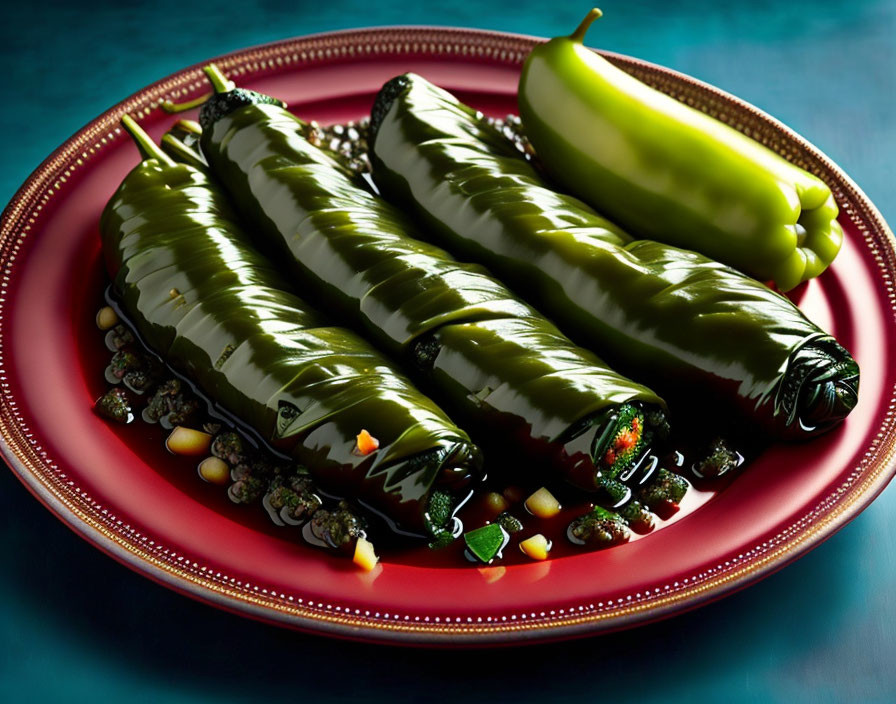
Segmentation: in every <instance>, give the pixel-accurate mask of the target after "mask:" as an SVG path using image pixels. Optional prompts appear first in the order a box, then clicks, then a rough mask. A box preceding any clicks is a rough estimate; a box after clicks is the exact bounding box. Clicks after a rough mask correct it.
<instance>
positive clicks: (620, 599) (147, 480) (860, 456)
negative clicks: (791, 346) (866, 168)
mask: <svg viewBox="0 0 896 704" xmlns="http://www.w3.org/2000/svg"><path fill="white" fill-rule="evenodd" d="M535 41H537V40H534V39H531V38H526V37H519V36H512V35H505V34H496V33H486V32H476V31H467V30H448V29H423V28H420V29H408V28H402V29H385V30H364V31H352V32H340V33H336V34H328V35H320V36H315V37H310V38H304V39H296V40H290V41H286V42H281V43H278V44H273V45H268V46H264V47H260V48H256V49H250V50H246V51H242V52H238V53H235V54H230V55H228V56H226V57H223V58H221V59H220V60H219V61H218V63H219V65H220V66H221V67H222V68H223V69H224V70H225V71H226V72H227V73H228V74H229V75H230V76H232V77H233V78H235V79H236V80H237V82H238V83H239V84H240V85H243V86H246V87H250V88H254V89H257V90H260V91H263V92H266V93H270V94H273V95H277V96H279V97H281V98H284V99H286V100H287V101H288V102H289V104H290V106H291V108H292V109H293V110H295V111H296V112H297V114H299V115H301V116H303V117H305V118H314V119H318V120H320V121H322V122H332V121H344V120H348V119H357V118H360V117H362V116H363V115H365V114H366V112H367V110H368V109H369V107H370V105H371V102H372V98H373V95H374V93H375V92H376V90H377V89H378V88H379V86H380V85H381V84H382V83H383V82H384V81H385V80H387V79H388V78H390V77H392V76H394V75H396V74H398V73H402V72H404V71H408V70H413V71H416V72H418V73H421V74H423V75H424V76H427V77H428V78H429V79H431V80H433V81H435V82H436V83H438V84H440V85H442V86H444V87H446V88H448V89H450V90H453V91H455V92H456V93H458V94H459V96H460V97H461V98H462V99H464V100H466V101H468V102H470V103H472V104H473V105H475V106H477V107H479V108H480V109H482V110H483V111H485V112H487V113H491V114H494V115H496V116H503V115H505V114H506V113H508V112H512V111H515V90H516V82H517V76H518V73H519V68H520V64H521V62H522V60H523V58H524V56H525V55H526V53H527V52H528V50H529V49H530V48H531V46H532V45H533V44H534V43H535ZM610 58H611V59H612V60H613V61H615V62H616V63H618V64H619V65H621V66H622V67H623V68H625V69H626V70H628V71H631V72H632V73H634V74H636V75H637V76H638V77H640V78H641V79H642V80H645V81H647V82H648V83H651V84H653V85H655V86H657V87H659V88H660V89H662V90H664V91H666V92H668V93H671V94H673V95H675V96H676V97H678V98H680V99H682V100H685V101H687V102H688V103H689V104H693V105H697V106H699V107H700V108H702V109H705V110H706V111H707V112H709V113H710V114H713V115H715V116H717V117H719V118H720V119H723V120H725V121H727V122H729V123H730V124H732V125H734V126H735V127H736V128H738V129H740V130H742V131H744V132H746V133H747V134H750V135H751V136H753V137H755V138H757V139H760V140H761V141H762V142H764V143H766V144H768V145H769V146H770V147H772V148H773V149H775V150H776V151H778V152H779V153H781V154H783V155H784V156H786V157H787V158H788V159H790V160H792V161H795V162H796V163H798V164H800V165H801V166H803V167H805V168H807V169H809V170H810V171H812V172H813V173H816V174H817V175H819V176H820V177H821V178H822V179H824V180H825V181H826V182H827V183H828V184H829V185H830V186H831V187H832V189H833V191H834V193H835V195H836V197H837V200H838V202H839V203H840V206H841V209H842V215H841V222H842V224H843V227H844V229H845V230H846V234H847V237H846V242H845V244H844V247H843V251H842V252H841V254H840V256H839V258H838V259H837V261H836V263H835V265H834V266H833V267H832V268H831V269H830V270H829V271H828V272H827V273H825V275H824V276H823V277H822V278H821V279H820V280H816V281H813V282H811V283H810V284H809V285H808V286H806V287H805V288H804V289H803V290H802V292H801V297H800V301H799V302H800V306H801V307H802V308H803V309H804V310H805V311H806V313H807V314H808V315H809V316H810V317H811V318H813V319H814V320H815V321H816V322H817V323H818V324H820V325H821V326H822V327H823V328H825V329H826V330H829V331H831V332H833V333H834V334H835V335H836V336H837V337H838V339H839V340H840V341H841V342H842V343H843V344H844V345H845V346H846V347H847V348H849V349H850V350H851V351H852V352H853V354H854V355H855V356H856V358H857V359H858V361H859V363H860V365H861V367H862V388H861V394H860V401H859V405H858V407H857V408H856V409H855V411H854V412H853V413H852V415H851V416H850V417H849V419H848V420H847V421H846V423H845V424H844V425H843V426H842V427H841V428H839V429H838V430H837V431H835V432H833V433H830V434H828V435H827V436H825V437H823V438H820V439H818V440H815V441H813V442H812V443H810V444H805V445H794V446H781V447H776V448H774V449H773V450H771V451H769V452H767V453H765V454H764V455H763V456H762V457H761V458H759V459H758V460H757V461H756V462H755V463H754V464H752V465H751V466H750V467H749V469H748V470H747V471H745V472H744V473H743V474H742V476H739V477H738V478H737V479H736V480H735V481H734V482H733V483H732V484H731V485H730V486H729V487H728V488H726V489H725V490H724V491H722V492H721V493H719V494H718V495H716V496H715V497H713V498H712V499H711V500H709V501H708V502H706V503H704V504H703V505H702V506H700V507H699V508H698V509H697V510H695V511H693V512H691V513H689V514H688V515H686V516H684V517H683V518H682V519H681V520H679V521H677V522H675V523H672V524H671V525H668V526H665V527H663V528H662V529H660V530H657V531H656V532H654V533H653V534H651V535H649V536H647V537H645V538H644V539H641V540H637V541H634V542H632V543H629V544H627V545H623V546H620V547H616V548H613V549H611V550H606V551H603V552H594V553H587V554H582V555H576V556H571V557H564V558H558V559H555V560H551V561H548V562H543V563H537V564H536V563H533V564H526V565H514V566H510V567H508V568H506V569H505V568H502V567H496V568H488V569H485V570H477V569H475V568H465V569H447V568H445V569H436V568H423V567H413V566H410V565H407V564H401V563H398V562H393V563H390V562H388V561H387V562H386V563H385V564H383V565H382V567H378V568H377V569H376V570H375V571H374V572H372V573H370V574H361V573H359V572H357V571H356V570H355V569H353V567H352V566H351V565H350V564H346V562H345V561H340V560H337V559H335V558H331V557H329V556H328V555H325V554H322V553H321V552H319V551H315V550H312V549H310V548H306V547H304V546H302V545H300V544H298V543H296V542H295V541H294V540H292V539H290V538H288V537H287V536H286V535H284V534H278V533H276V532H273V531H270V530H266V529H262V528H260V527H259V526H258V525H256V524H255V523H253V522H251V521H249V522H246V521H242V520H239V518H238V517H236V518H235V517H234V513H233V512H232V511H228V510H225V509H226V507H222V506H221V504H220V502H216V501H215V500H211V499H209V498H208V496H207V495H205V494H203V493H202V492H201V491H199V490H192V489H190V487H189V486H187V485H186V484H185V483H184V482H177V481H172V480H171V477H170V476H169V475H166V472H165V471H164V469H163V468H161V467H159V466H158V465H159V463H158V462H154V461H152V459H153V456H152V455H151V454H150V455H141V453H139V452H138V449H136V448H135V446H134V445H133V444H132V443H129V442H126V441H125V439H126V437H127V433H121V432H119V431H117V430H116V429H113V428H111V427H110V426H109V425H107V424H106V423H105V422H103V421H102V420H100V419H98V418H97V417H96V416H95V415H94V414H93V413H92V412H91V407H92V404H93V401H94V399H95V397H96V396H97V395H99V393H100V390H101V388H102V379H101V367H100V365H99V364H97V363H96V354H95V350H94V348H95V346H96V339H97V336H98V335H97V331H96V329H95V328H94V327H93V326H92V324H91V323H90V322H89V321H90V319H91V318H92V314H93V312H94V311H95V310H96V307H97V306H98V304H99V301H100V297H101V292H102V291H101V289H102V281H103V277H102V265H101V260H100V245H99V235H98V232H97V220H98V217H99V213H100V211H101V209H102V207H103V205H104V204H105V202H106V200H107V199H108V198H109V196H110V195H111V194H112V192H113V190H114V189H115V187H116V186H117V184H118V183H119V182H120V180H121V179H122V177H123V176H124V175H125V173H126V172H127V171H128V170H129V169H130V168H132V167H133V166H134V165H135V164H136V163H137V153H136V151H135V149H134V148H133V146H132V145H131V144H130V142H129V140H128V139H127V138H126V137H125V135H124V134H123V133H122V131H121V130H120V129H119V127H118V121H119V119H120V117H121V115H122V114H123V113H125V112H127V113H131V114H133V115H136V116H138V117H139V118H140V120H141V122H142V123H143V125H144V126H145V127H146V128H147V129H148V130H149V131H150V133H151V134H153V136H155V137H158V136H159V135H160V134H161V132H162V131H163V130H164V129H165V128H166V127H167V126H169V125H170V124H171V122H172V118H171V117H170V116H167V115H164V114H163V113H162V112H161V111H160V110H159V109H158V107H157V106H158V103H159V101H160V100H161V99H163V98H173V99H176V100H182V99H185V98H192V97H196V96H197V95H199V94H201V93H202V92H204V91H205V90H206V89H207V88H206V82H205V80H204V77H203V76H202V73H201V71H200V68H199V67H193V68H189V69H186V70H184V71H181V72H180V73H177V74H175V75H173V76H171V77H170V78H166V79H165V80H163V81H160V82H158V83H156V84H154V85H152V86H150V87H148V88H146V89H144V90H142V91H140V92H139V93H137V94H135V95H134V96H132V97H130V98H128V99H127V100H125V101H124V102H123V103H121V104H119V105H117V106H116V107H114V108H113V109H111V110H110V111H108V112H107V113H105V114H103V115H101V116H100V117H98V118H97V119H96V120H94V121H93V122H91V123H90V124H89V125H88V126H87V127H85V128H84V129H82V130H81V131H80V132H78V134H76V135H75V136H74V137H72V138H71V139H70V140H68V141H67V142H66V143H65V144H63V145H62V146H61V147H60V148H59V149H58V150H57V151H56V152H55V153H54V154H53V155H52V156H51V157H50V158H49V159H47V161H46V162H44V164H42V165H41V167H40V168H39V169H38V170H37V171H36V172H35V173H34V174H33V175H32V176H31V177H30V178H29V180H28V181H27V183H25V185H24V186H22V188H21V189H20V190H19V192H18V193H17V194H16V195H15V197H14V198H13V200H12V202H11V203H10V204H9V206H8V207H7V209H6V211H5V212H4V214H3V221H2V227H0V265H2V283H0V287H2V292H0V343H2V344H0V434H2V439H3V452H4V454H5V457H6V459H7V461H8V463H9V465H10V467H11V468H12V469H13V471H14V472H15V473H16V474H17V475H18V477H19V478H20V479H21V480H22V482H24V483H25V485H26V486H28V488H29V489H30V490H31V491H32V492H33V493H34V495H35V496H37V497H38V499H40V500H41V501H42V502H43V503H44V504H45V505H46V506H47V507H48V508H49V509H50V510H51V511H53V512H54V513H55V514H56V515H57V516H58V517H59V518H60V519H62V520H63V521H65V522H66V523H67V524H68V525H69V526H70V527H71V528H72V529H74V530H75V531H76V532H77V533H79V534H80V535H82V536H83V537H84V538H86V539H87V540H89V541H90V542H91V543H93V544H94V545H96V546H97V547H99V548H100V549H102V550H104V551H106V552H107V553H109V554H111V555H112V556H113V557H115V558H116V559H118V560H120V561H122V562H123V563H125V564H126V565H128V566H130V567H132V568H133V569H135V570H137V571H138V572H140V573H142V574H144V575H146V576H148V577H150V578H152V579H155V580H157V581H159V582H161V583H163V584H165V585H167V586H169V587H171V588H173V589H176V590H178V591H181V592H183V593H185V594H188V595H190V596H192V597H195V598H197V599H200V600H203V601H206V602H209V603H211V604H214V605H216V606H219V607H223V608H226V609H229V610H232V611H236V612H239V613H242V614H245V615H249V616H253V617H257V618H260V619H263V620H266V621H270V622H273V623H278V624H282V625H286V626H291V627H295V628H300V629H303V630H307V631H316V632H319V633H326V634H330V635H337V636H344V637H352V638H362V639H365V640H380V641H406V642H407V641H411V642H426V643H433V644H465V643H480V644H485V643H495V642H508V641H526V640H538V639H556V638H561V637H570V636H575V635H581V634H585V633H593V632H596V631H602V630H607V629H618V628H623V627H628V626H632V625H635V624H639V623H643V622H645V621H648V620H652V619H657V618H660V617H663V616H668V615H669V614H672V613H674V612H677V611H681V610H683V609H687V608H693V607H695V606H698V605H700V604H703V603H706V602H707V601H709V600H711V599H715V598H718V597H721V596H723V595H725V594H728V593H731V592H732V591H734V590H735V589H738V588H741V587H743V586H745V585H747V584H749V583H751V582H754V581H756V580H758V579H760V578H762V577H764V576H766V575H768V574H769V573H771V572H772V571H774V570H776V569H778V568H780V567H782V566H783V565H785V564H786V563H788V562H789V561H790V560H793V559H795V558H796V557H798V556H800V555H801V554H803V553H805V552H806V551H807V550H809V549H810V548H812V547H814V546H815V545H817V544H818V543H819V542H820V541H822V540H823V539H825V538H826V537H828V536H830V535H831V534H832V533H833V532H834V531H836V530H837V529H839V528H841V527H842V526H843V525H844V524H845V523H846V522H847V521H849V520H850V519H851V518H853V517H855V516H856V515H857V514H858V513H859V512H860V511H861V510H862V509H863V508H864V507H865V506H867V505H868V503H869V502H870V501H871V500H872V499H873V498H874V497H875V496H876V495H877V494H878V493H879V492H880V491H881V490H882V489H883V487H884V486H885V485H886V483H887V482H888V481H889V479H890V478H891V477H892V475H893V473H894V471H896V461H894V443H896V423H894V412H893V409H894V407H896V406H894V398H893V397H894V389H896V367H894V366H893V365H888V364H887V358H888V355H887V350H888V349H893V348H894V347H896V327H894V324H893V316H894V310H896V303H894V301H896V298H894V290H893V280H894V277H896V256H894V246H893V245H894V240H893V235H892V233H890V232H889V230H888V229H887V226H886V224H885V223H884V222H883V220H882V219H881V217H880V214H879V213H878V212H877V210H876V209H875V208H874V206H873V205H872V204H871V203H870V202H869V201H868V199H867V198H866V197H865V196H864V195H863V194H862V193H861V191H859V190H858V188H856V186H855V185H854V184H853V183H852V181H851V180H850V179H849V178H848V177H847V176H846V175H845V174H844V173H843V172H842V171H841V170H840V169H839V168H838V167H837V166H836V165H834V164H833V163H831V161H830V160H829V159H827V158H826V157H825V156H824V155H823V154H821V153H820V152H818V150H816V149H815V148H814V147H812V145H810V144H808V143H807V142H806V141H805V140H803V139H802V138H800V137H799V136H798V135H796V134H794V133H793V132H791V131H790V130H788V129H787V128H786V127H784V126H782V125H781V124H779V123H778V122H776V121H775V120H773V119H771V118H769V117H768V116H767V115H765V114H763V113H761V112H760V111H758V110H756V109H755V108H753V107H751V106H749V105H747V104H745V103H743V102H742V101H740V100H737V99H736V98H733V97H731V96H729V95H727V94H725V93H722V92H720V91H718V90H716V89H714V88H712V87H710V86H707V85H705V84H702V83H699V82H697V81H695V80H693V79H691V78H688V77H685V76H682V75H680V74H676V73H673V72H671V71H668V70H666V69H662V68H659V67H656V66H652V65H649V64H645V63H643V62H639V61H635V60H632V59H629V58H626V57H622V56H611V57H610ZM92 350H93V351H92ZM187 484H190V485H191V486H192V485H193V484H198V480H195V478H193V477H190V481H189V482H187Z"/></svg>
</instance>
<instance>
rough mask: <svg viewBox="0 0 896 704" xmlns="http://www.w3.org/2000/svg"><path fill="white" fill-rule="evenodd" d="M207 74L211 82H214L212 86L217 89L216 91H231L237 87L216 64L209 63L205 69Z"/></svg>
mask: <svg viewBox="0 0 896 704" xmlns="http://www.w3.org/2000/svg"><path fill="white" fill-rule="evenodd" d="M202 70H203V71H205V75H206V76H208V80H209V82H210V83H211V84H212V88H214V89H215V93H229V92H230V91H232V90H233V89H234V88H236V83H234V82H233V81H230V80H228V79H227V76H225V75H224V74H223V73H222V72H221V69H219V68H218V67H217V66H215V64H209V65H208V66H206V67H205V68H204V69H202Z"/></svg>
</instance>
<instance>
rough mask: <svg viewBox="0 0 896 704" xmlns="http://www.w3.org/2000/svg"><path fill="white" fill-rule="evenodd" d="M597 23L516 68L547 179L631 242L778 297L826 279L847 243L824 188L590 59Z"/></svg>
mask: <svg viewBox="0 0 896 704" xmlns="http://www.w3.org/2000/svg"><path fill="white" fill-rule="evenodd" d="M600 14H601V13H600V11H599V10H592V11H591V12H590V13H589V14H588V16H587V17H586V18H585V20H584V21H583V22H582V24H581V25H580V26H579V28H578V29H577V30H576V31H575V32H574V33H573V34H572V35H570V36H568V37H555V38H554V39H552V40H550V41H549V42H547V43H545V44H541V45H538V46H536V47H535V48H534V49H533V50H532V52H531V53H530V54H529V56H528V57H527V58H526V61H525V64H524V65H523V71H522V74H521V76H520V83H519V90H518V100H519V109H520V117H521V118H522V120H523V125H524V127H525V131H526V135H527V136H528V138H529V140H530V141H531V143H532V145H533V146H534V148H535V151H536V152H537V153H538V156H539V159H540V162H541V163H542V164H543V166H544V167H545V169H546V170H547V171H548V172H549V173H550V175H551V176H552V177H553V178H554V179H555V180H556V181H557V182H558V183H559V184H561V185H562V186H563V187H564V188H565V189H568V190H569V192H570V193H572V194H574V195H576V196H578V197H580V198H582V199H583V200H584V201H585V202H587V203H588V204H590V205H591V206H593V207H594V208H595V209H597V211H598V212H600V213H602V214H604V215H606V216H607V217H609V218H610V219H612V220H613V221H614V222H616V223H618V224H619V225H621V226H623V227H624V228H626V229H628V230H629V231H630V232H632V233H633V234H635V235H636V236H638V237H640V238H645V239H653V240H658V241H660V242H666V243H669V244H674V245H676V246H678V247H684V248H687V249H693V250H696V251H698V252H700V253H702V254H705V255H707V256H709V257H712V258H713V259H716V260H718V261H721V262H723V263H725V264H728V265H730V266H733V267H734V268H736V269H740V270H741V271H744V272H746V273H748V274H750V275H752V276H754V277H756V278H758V279H759V280H761V281H769V280H771V281H774V282H775V284H776V285H777V286H778V288H779V289H780V290H782V291H788V290H790V289H792V288H793V287H795V286H797V285H798V284H800V283H801V282H803V281H807V280H808V279H811V278H813V277H815V276H818V275H819V274H821V273H822V272H823V271H824V270H825V269H826V268H827V267H828V265H829V264H830V263H831V262H832V261H833V259H834V257H835V256H836V255H837V252H838V251H839V250H840V245H841V244H842V241H843V230H842V228H841V227H840V224H839V223H838V222H837V214H838V208H837V204H836V202H835V201H834V197H833V195H832V194H831V190H830V188H828V186H827V185H826V184H824V183H823V182H822V181H821V180H820V179H819V178H817V177H815V176H813V175H812V174H810V173H808V172H806V171H804V170H803V169H801V168H799V167H797V166H796V165H794V164H791V163H789V162H787V161H786V160H785V159H783V158H782V157H780V156H778V155H777V154H775V153H774V152H772V151H771V150H770V149H768V148H766V147H764V146H763V145H761V144H759V143H758V142H756V141H754V140H752V139H750V138H749V137H747V136H745V135H743V134H741V133H740V132H738V131H737V130H735V129H733V128H732V127H729V126H728V125H725V124H724V123H722V122H720V121H718V120H715V119H713V118H712V117H710V116H708V115H706V114H705V113H702V112H700V111H699V110H696V109H694V108H692V107H689V106H688V105H685V104H684V103H682V102H679V101H677V100H675V99H674V98H672V97H670V96H668V95H665V94H664V93H661V92H660V91H657V90H654V89H653V88H651V87H649V86H647V85H645V84H644V83H642V82H641V81H639V80H637V79H636V78H634V77H633V76H630V75H629V74H627V73H626V72H625V71H622V70H621V69H619V68H616V67H615V66H614V65H613V64H611V63H610V62H609V61H607V60H606V59H605V58H603V57H602V56H600V55H599V54H597V53H595V52H594V51H592V50H591V49H588V48H586V47H585V46H584V45H583V43H582V42H583V39H584V37H585V33H586V32H587V30H588V28H589V26H590V25H591V23H592V22H593V21H594V20H595V19H596V18H597V17H600Z"/></svg>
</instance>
